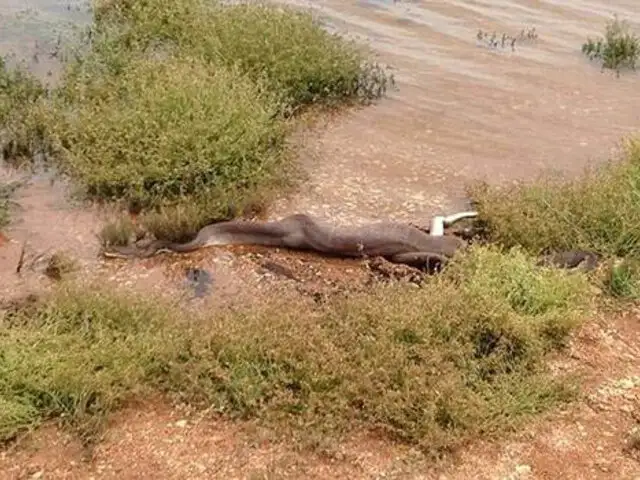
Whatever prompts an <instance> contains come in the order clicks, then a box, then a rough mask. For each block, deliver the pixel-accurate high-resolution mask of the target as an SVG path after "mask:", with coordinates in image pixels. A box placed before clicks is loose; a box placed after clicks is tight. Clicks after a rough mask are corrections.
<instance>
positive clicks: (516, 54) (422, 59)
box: [0, 0, 640, 294]
mask: <svg viewBox="0 0 640 480" xmlns="http://www.w3.org/2000/svg"><path fill="white" fill-rule="evenodd" d="M286 3H289V4H294V5H297V6H300V7H304V8H309V9H311V10H312V11H313V12H314V14H315V15H316V16H317V17H318V18H319V19H320V20H321V21H322V22H323V24H324V25H325V26H326V28H327V29H329V30H331V31H335V32H340V33H342V34H345V35H347V36H349V37H351V38H353V39H355V40H356V41H358V42H360V43H363V44H367V45H369V46H370V47H371V48H372V49H373V50H374V51H375V52H376V54H377V56H378V59H379V61H380V62H382V63H386V64H388V65H390V66H391V68H392V71H393V73H394V75H395V78H396V81H397V84H398V90H397V91H394V92H390V94H389V96H388V98H386V99H384V100H382V101H380V102H379V103H378V104H376V105H374V106H371V107H367V108H364V109H360V110H356V111H351V112H349V113H347V114H344V115H340V116H337V117H332V118H330V119H327V120H326V122H324V124H323V125H321V126H320V127H318V128H314V129H313V130H311V131H310V132H307V134H305V135H302V138H301V141H302V147H301V155H300V158H301V161H302V162H303V164H304V165H305V167H306V169H307V171H308V173H309V177H310V179H309V181H308V182H307V183H305V184H304V185H303V186H302V187H301V188H300V190H299V191H298V192H297V193H295V194H293V195H291V196H289V197H288V198H284V199H281V200H280V201H277V202H276V203H275V204H274V206H273V208H272V209H271V213H270V215H271V216H272V217H274V218H275V217H280V216H283V215H286V214H290V213H295V212H301V211H304V212H308V213H311V214H315V215H319V216H321V217H323V218H325V219H328V220H330V221H333V222H335V223H363V222H366V221H374V220H380V219H389V218H391V219H396V220H401V221H412V222H416V223H421V224H426V223H427V222H428V218H429V216H431V215H433V214H435V213H450V212H452V211H453V210H457V209H460V208H465V207H466V201H465V199H464V186H465V184H466V183H467V182H469V181H470V180H474V179H487V180H489V181H491V182H508V181H512V180H516V179H529V178H532V177H535V176H536V175H538V174H539V173H540V172H542V171H545V170H549V169H552V170H555V171H557V173H558V174H559V175H560V174H561V175H577V174H579V173H580V172H581V171H582V169H583V168H584V167H585V166H587V165H589V164H592V163H597V162H600V161H603V160H606V159H607V158H609V157H610V155H611V153H612V152H613V151H614V149H615V148H616V147H617V145H618V142H619V141H620V139H621V138H622V137H623V136H625V135H628V134H632V133H635V132H636V131H637V129H638V126H639V125H640V94H639V93H638V85H639V80H640V78H639V75H640V74H638V73H635V72H625V73H623V74H622V75H621V76H620V77H617V76H616V75H615V74H614V73H612V72H601V71H600V68H599V67H598V66H597V65H596V64H594V63H590V62H589V61H588V60H587V59H585V58H584V56H583V55H582V54H581V52H580V47H581V45H582V43H583V42H584V40H585V39H586V37H588V36H597V35H599V34H601V33H602V32H603V30H604V27H605V24H606V22H607V20H609V19H611V18H612V15H613V14H618V15H619V16H620V17H621V18H624V19H626V20H628V21H629V22H630V23H631V25H632V27H634V28H635V29H636V31H639V32H640V8H637V6H636V1H635V0H615V1H604V0H600V1H597V0H589V1H587V0H547V1H544V0H519V1H515V0H485V1H480V0H457V1H406V0H405V1H402V0H399V1H393V0H387V1H384V0H361V1H346V0H319V1H302V0H292V1H286ZM89 18H90V17H89V15H88V13H87V5H86V2H82V1H55V0H31V1H28V2H25V1H22V0H5V1H3V2H2V3H1V4H0V27H1V28H0V53H2V54H10V53H12V54H13V56H12V57H11V58H12V60H13V61H25V62H26V63H27V65H28V66H29V67H30V68H31V69H32V70H33V71H35V72H36V73H37V74H38V75H39V76H41V78H44V79H54V80H55V78H56V72H57V70H56V68H57V64H56V59H55V58H54V57H52V56H51V55H49V54H48V53H49V52H51V51H52V50H53V49H54V48H55V45H56V43H57V42H58V38H62V39H64V38H68V35H69V34H70V32H72V30H73V28H74V26H82V25H83V24H86V22H87V21H88V20H89ZM531 28H535V31H536V33H537V35H538V37H537V39H535V40H522V41H516V44H515V46H514V48H511V46H510V45H506V46H505V48H502V45H499V46H498V47H497V48H495V47H494V48H492V47H490V46H488V45H487V42H486V41H484V40H482V41H481V40H478V38H477V34H478V31H479V30H482V31H484V32H489V34H492V33H493V32H495V33H496V35H497V38H498V39H500V38H501V36H502V34H503V33H504V34H507V35H511V36H517V35H518V34H519V33H521V31H522V30H525V29H531ZM0 173H2V175H3V176H4V177H7V176H10V177H14V176H15V175H17V174H16V173H15V172H9V171H8V170H6V169H5V170H3V171H2V172H0ZM67 197H68V195H67V189H66V188H65V187H64V185H63V184H60V183H54V184H53V185H52V184H51V178H49V177H48V176H47V175H40V176H37V177H34V178H33V179H32V180H31V182H30V184H29V185H27V186H26V187H24V188H22V189H21V190H20V192H19V194H18V195H17V198H16V200H17V202H18V203H19V204H20V205H21V208H20V210H18V211H17V212H15V214H14V218H15V221H14V223H13V224H12V225H11V226H10V228H8V230H7V232H6V233H7V236H8V237H9V240H10V241H9V242H5V244H4V246H2V247H0V271H1V272H2V274H1V276H2V281H1V282H0V286H2V288H3V289H5V290H3V291H7V289H11V288H13V287H14V286H15V278H14V274H13V270H15V264H16V262H17V259H18V257H19V254H20V245H21V244H22V242H24V241H25V240H27V241H28V242H29V244H30V245H31V246H32V247H31V248H32V254H33V255H37V254H39V253H41V252H46V251H55V250H57V249H66V250H68V251H71V252H72V253H73V254H74V256H76V257H78V258H79V259H80V260H81V262H82V263H83V264H84V265H86V266H87V267H88V268H90V269H93V268H96V266H98V267H99V268H112V269H113V268H116V270H117V272H119V273H114V272H112V271H111V273H110V274H109V275H111V277H113V278H116V277H117V278H119V279H121V280H122V279H125V280H124V281H125V283H127V284H130V283H132V282H133V283H136V282H137V281H138V280H132V278H133V277H135V278H137V275H134V273H132V272H134V271H135V272H140V271H141V269H142V270H143V271H144V274H143V275H141V277H144V278H146V279H147V281H145V282H142V283H140V284H141V285H152V286H153V287H154V288H164V287H159V285H160V286H162V285H164V284H163V283H162V281H161V279H165V278H166V275H164V273H163V272H164V270H162V266H161V264H162V262H155V263H145V264H140V263H135V266H130V267H123V266H122V265H123V264H122V263H121V262H120V263H118V262H116V264H117V265H118V266H117V267H105V266H104V264H103V262H100V261H98V260H97V252H98V244H97V241H96V239H95V234H96V233H97V232H98V231H99V228H100V224H101V220H100V216H99V215H98V214H97V213H96V211H95V210H92V209H88V208H86V207H79V206H77V205H75V204H73V203H70V202H69V201H68V200H67ZM225 255H227V253H225V252H222V253H219V252H212V253H211V254H210V256H213V257H216V258H218V257H220V256H222V257H221V258H227V257H225ZM212 261H213V260H212ZM192 263H193V262H191V263H190V264H189V266H188V267H192V268H200V266H201V265H200V264H198V265H196V264H192ZM214 263H215V262H214ZM223 263H224V261H223ZM227 263H228V262H227ZM231 263H233V262H231ZM140 265H143V267H141V266H140ZM229 265H230V264H229ZM210 267H211V268H214V267H215V265H214V264H210ZM185 268H186V267H185ZM225 268H227V267H225ZM214 269H216V268H214ZM229 269H230V270H229ZM218 270H221V269H220V268H218V269H217V271H218ZM222 270H224V269H222ZM227 270H229V271H232V270H233V268H232V267H228V268H227ZM225 271H226V270H225ZM220 275H223V274H222V273H220V274H217V273H216V272H214V277H215V278H214V281H213V284H214V285H216V286H219V285H223V286H224V282H220V281H219V277H220ZM231 276H232V277H233V275H231ZM20 282H25V280H24V278H23V279H22V280H20ZM171 282H174V284H175V282H176V281H175V280H171ZM234 282H235V283H234ZM243 282H246V278H245V277H243V280H242V281H240V283H239V284H238V281H231V280H230V281H229V285H232V287H229V289H230V291H232V292H234V293H233V294H237V292H238V291H239V290H241V289H242V285H243V284H244V283H243ZM144 288H146V287H144ZM216 288H222V290H224V288H223V287H216ZM214 290H215V288H214Z"/></svg>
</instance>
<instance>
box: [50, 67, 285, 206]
mask: <svg viewBox="0 0 640 480" xmlns="http://www.w3.org/2000/svg"><path fill="white" fill-rule="evenodd" d="M67 87H68V86H67ZM73 91H74V92H75V94H76V96H77V98H78V100H76V104H75V105H72V106H71V108H68V109H66V110H67V111H64V114H63V115H60V117H59V121H57V122H56V125H55V127H54V128H53V132H54V134H55V139H56V144H57V145H58V146H59V147H60V150H61V151H60V153H61V157H60V160H61V162H62V165H63V166H64V167H65V169H66V171H68V172H69V173H70V174H71V175H72V176H73V177H75V178H76V179H77V180H78V181H79V182H80V183H81V184H82V185H84V186H85V187H86V190H87V193H88V194H89V195H90V196H91V197H95V198H100V199H104V198H106V199H126V200H128V201H130V202H136V203H138V204H140V205H142V206H146V207H148V206H155V205H161V204H166V203H170V202H172V201H178V200H180V199H182V198H183V197H198V196H202V197H206V196H207V195H208V194H216V193H217V192H220V191H224V190H226V189H231V188H233V189H238V190H241V191H246V192H251V191H252V190H254V189H256V188H257V187H258V186H259V185H260V184H261V183H262V182H264V181H265V180H266V179H268V178H269V177H270V176H271V175H273V174H274V171H275V168H276V167H277V166H278V165H279V162H280V161H281V159H282V155H281V153H282V143H283V139H284V129H283V126H282V124H280V123H279V122H278V121H277V120H276V119H275V118H274V117H275V115H276V113H275V111H276V104H275V103H274V101H273V100H272V99H270V98H269V97H268V95H266V94H265V93H259V92H258V88H257V87H256V86H255V85H254V84H253V83H252V82H251V81H249V80H247V79H246V78H244V77H243V76H242V75H241V74H239V73H238V72H236V71H233V70H228V69H225V68H211V67H208V66H206V65H203V64H201V63H200V62H198V61H197V60H195V59H192V58H182V57H177V56H170V57H167V58H164V59H163V60H162V61H159V60H153V59H136V60H132V63H131V64H130V65H129V66H128V67H127V68H126V69H124V70H123V71H122V72H121V73H120V74H119V75H112V76H105V77H102V78H101V79H100V81H91V82H88V83H87V84H83V83H79V84H76V85H75V86H74V88H73ZM63 108H64V107H63Z"/></svg>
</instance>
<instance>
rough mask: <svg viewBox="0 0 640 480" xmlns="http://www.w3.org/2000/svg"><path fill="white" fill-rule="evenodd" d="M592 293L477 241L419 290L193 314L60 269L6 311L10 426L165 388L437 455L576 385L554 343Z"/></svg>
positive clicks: (305, 435) (2, 375)
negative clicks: (370, 434) (550, 358)
mask: <svg viewBox="0 0 640 480" xmlns="http://www.w3.org/2000/svg"><path fill="white" fill-rule="evenodd" d="M587 298H588V284H587V281H586V279H585V277H584V276H582V275H571V274H568V273H566V272H563V271H558V270H553V269H542V268H539V267H535V266H534V264H533V262H532V259H531V257H529V256H528V255H526V254H525V253H523V252H522V251H517V250H513V251H511V252H510V253H507V254H506V255H505V254H503V253H502V252H500V251H499V250H498V249H481V248H473V249H471V250H470V251H469V252H468V253H466V254H465V255H462V256H460V257H459V258H458V259H457V261H456V262H455V263H454V264H453V265H452V268H450V269H448V270H447V271H446V272H444V273H443V274H442V275H441V276H439V277H434V278H432V279H431V280H430V281H429V282H427V284H426V285H425V286H424V287H423V288H421V289H419V290H415V289H412V288H408V287H406V286H399V285H393V286H378V287H375V288H374V289H373V291H372V292H370V293H367V294H360V295H351V296H349V297H348V298H347V297H345V298H342V299H338V300H337V301H336V302H333V303H331V304H326V305H325V306H323V307H317V308H316V309H312V310H309V308H308V307H305V308H301V306H300V305H297V304H289V303H286V304H283V301H282V300H279V301H278V300H274V302H273V304H267V305H262V306H259V307H252V308H251V309H245V310H236V311H233V312H229V311H217V312H215V313H212V314H211V313H210V314H207V315H205V316H197V315H190V316H187V317H185V316H184V315H183V314H182V313H181V312H179V311H177V310H175V309H173V308H171V307H167V306H166V305H161V304H160V303H158V302H154V301H153V300H140V299H133V298H132V297H125V296H117V295H114V294H112V293H105V291H104V290H100V289H89V288H86V287H82V288H81V287H79V286H73V285H72V284H69V283H63V284H62V285H61V286H60V287H59V289H58V290H57V291H56V292H55V293H54V294H53V296H51V297H49V298H47V299H43V300H41V301H40V302H37V303H36V304H29V305H27V306H24V307H20V308H14V309H12V310H10V311H9V312H8V313H6V314H5V316H4V319H3V321H2V322H1V323H0V347H1V350H2V352H3V353H2V356H1V357H0V398H2V399H3V402H4V403H5V404H6V405H7V408H3V409H2V410H1V413H0V434H1V435H2V438H4V439H8V438H10V437H11V436H12V435H14V434H15V433H16V432H18V431H20V430H21V429H22V428H27V427H32V426H35V425H37V424H38V423H40V422H42V421H43V420H45V419H47V418H62V419H64V420H65V421H66V422H68V423H69V424H70V425H72V426H74V427H75V428H78V429H79V430H80V432H82V433H83V434H84V435H85V436H86V438H91V436H92V435H94V434H95V433H96V431H97V429H99V427H100V426H101V425H102V422H103V421H104V418H105V416H106V415H107V414H108V413H109V412H111V411H113V410H114V409H117V408H118V407H120V406H121V405H123V403H124V402H126V401H127V400H128V399H133V398H135V397H136V396H144V395H148V394H150V393H153V392H163V393H165V394H167V395H169V396H170V397H172V398H174V399H177V400H181V401H186V402H189V403H191V404H192V405H194V406H203V407H204V406H206V407H209V406H214V407H215V409H216V411H218V412H219V413H221V414H223V415H226V416H229V417H230V418H256V419H259V420H260V421H262V422H263V423H265V424H267V425H270V426H272V427H273V428H275V429H276V431H278V432H280V433H283V434H285V433H289V432H292V433H293V434H294V435H296V438H298V439H299V440H305V439H306V440H308V439H310V438H319V437H326V438H336V439H337V438H338V437H340V435H341V434H344V433H347V432H348V431H351V430H353V429H354V428H356V429H358V428H360V429H367V430H376V431H379V432H383V433H385V434H386V435H388V436H390V437H392V438H395V439H399V440H401V441H404V442H407V443H409V444H413V445H417V446H419V447H420V448H421V449H423V450H424V451H425V452H427V453H430V454H440V453H442V452H444V451H448V450H450V449H453V448H455V447H456V446H457V445H460V443H461V442H463V441H465V440H467V439H469V438H470V437H472V436H474V435H492V434H496V433H498V432H503V431H505V430H508V429H510V428H512V427H514V426H515V425H517V424H518V422H519V421H520V420H522V419H523V418H525V417H526V416H528V415H530V414H534V413H536V412H540V411H543V410H545V409H547V408H549V407H551V406H552V405H555V404H556V403H558V402H562V401H566V400H568V399H570V398H572V395H573V393H574V390H573V388H572V386H571V384H570V383H568V382H567V379H566V378H559V377H553V376H551V375H550V373H549V372H548V371H547V368H546V366H545V356H546V354H547V353H548V352H551V351H553V350H554V349H557V348H558V347H559V346H561V345H562V343H563V340H564V339H566V336H567V334H568V332H569V331H570V329H571V328H572V327H573V326H575V325H576V324H578V323H579V321H580V319H581V316H582V309H583V308H584V307H585V305H586V302H587ZM302 311H303V312H305V313H304V315H302V314H300V313H299V312H302Z"/></svg>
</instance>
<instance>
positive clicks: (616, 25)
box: [582, 17, 640, 74]
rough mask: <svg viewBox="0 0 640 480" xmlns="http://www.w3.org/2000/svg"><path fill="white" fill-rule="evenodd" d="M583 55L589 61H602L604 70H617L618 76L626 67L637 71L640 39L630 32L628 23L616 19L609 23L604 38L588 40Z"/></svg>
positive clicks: (583, 47)
mask: <svg viewBox="0 0 640 480" xmlns="http://www.w3.org/2000/svg"><path fill="white" fill-rule="evenodd" d="M582 53H584V54H585V55H586V56H587V57H589V60H594V59H597V60H600V61H601V62H602V68H603V69H605V68H609V69H611V70H616V72H617V73H618V74H619V73H620V69H621V68H624V67H626V68H631V69H632V70H635V68H636V63H637V62H638V57H640V38H639V37H638V36H636V35H635V34H634V33H632V32H630V31H629V25H628V24H627V22H625V21H620V20H618V18H617V17H615V18H614V19H613V21H610V22H608V23H607V28H606V32H605V36H604V38H599V39H597V40H592V39H590V38H589V39H587V42H586V43H585V44H583V45H582Z"/></svg>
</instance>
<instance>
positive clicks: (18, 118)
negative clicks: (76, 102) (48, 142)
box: [0, 58, 46, 162]
mask: <svg viewBox="0 0 640 480" xmlns="http://www.w3.org/2000/svg"><path fill="white" fill-rule="evenodd" d="M45 95H46V89H45V88H44V87H43V85H42V84H41V82H40V81H39V80H38V79H36V78H35V77H34V76H33V75H31V74H30V73H29V72H27V71H26V70H24V69H22V68H21V67H15V68H9V67H8V66H7V64H6V62H5V60H4V59H3V58H0V149H1V151H2V157H4V159H5V160H11V161H16V162H21V161H22V160H24V159H27V160H31V158H32V157H33V155H34V154H35V153H37V152H38V151H39V149H41V148H42V142H43V139H44V134H45V131H46V123H45V120H44V119H43V116H42V115H41V110H40V109H39V106H40V100H41V99H42V98H43V97H44V96H45Z"/></svg>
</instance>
